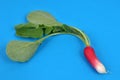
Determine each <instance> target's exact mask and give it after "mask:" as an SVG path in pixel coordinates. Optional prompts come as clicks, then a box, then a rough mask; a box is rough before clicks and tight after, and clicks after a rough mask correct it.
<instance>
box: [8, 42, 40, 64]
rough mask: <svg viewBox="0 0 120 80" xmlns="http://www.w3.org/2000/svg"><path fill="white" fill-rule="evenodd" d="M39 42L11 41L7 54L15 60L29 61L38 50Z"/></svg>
mask: <svg viewBox="0 0 120 80" xmlns="http://www.w3.org/2000/svg"><path fill="white" fill-rule="evenodd" d="M38 46H39V43H36V42H22V41H11V42H10V43H9V44H8V46H7V55H8V57H9V58H10V59H12V60H13V61H19V62H25V61H28V60H29V59H30V58H31V57H32V56H33V55H34V53H35V52H36V50H37V48H38Z"/></svg>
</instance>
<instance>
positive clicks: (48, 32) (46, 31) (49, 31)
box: [45, 27, 53, 35]
mask: <svg viewBox="0 0 120 80" xmlns="http://www.w3.org/2000/svg"><path fill="white" fill-rule="evenodd" d="M52 30H53V27H46V28H45V35H48V34H50V33H51V31H52Z"/></svg>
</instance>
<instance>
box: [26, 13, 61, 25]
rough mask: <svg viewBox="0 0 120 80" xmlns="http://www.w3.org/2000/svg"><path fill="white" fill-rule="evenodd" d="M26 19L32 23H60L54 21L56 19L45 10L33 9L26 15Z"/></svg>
mask: <svg viewBox="0 0 120 80" xmlns="http://www.w3.org/2000/svg"><path fill="white" fill-rule="evenodd" d="M27 20H28V21H29V22H31V23H33V24H44V25H47V26H50V25H52V26H53V25H61V24H60V23H58V22H57V21H56V19H55V18H54V17H53V16H52V15H50V14H49V13H47V12H44V11H34V12H31V13H30V14H29V15H28V16H27Z"/></svg>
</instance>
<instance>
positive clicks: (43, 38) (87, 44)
mask: <svg viewBox="0 0 120 80" xmlns="http://www.w3.org/2000/svg"><path fill="white" fill-rule="evenodd" d="M71 28H72V29H74V30H77V31H79V34H80V35H78V34H76V33H71V32H60V33H59V32H58V33H52V34H49V35H47V36H44V37H42V38H40V39H39V40H37V41H36V42H37V43H41V42H43V41H44V40H45V39H47V38H49V37H51V36H55V35H60V34H70V35H74V36H76V37H78V38H79V39H81V40H82V41H83V42H84V44H85V45H86V46H90V41H89V39H88V37H87V35H86V34H85V33H84V32H82V31H81V30H79V29H77V28H75V27H74V28H73V27H71ZM81 35H82V36H81Z"/></svg>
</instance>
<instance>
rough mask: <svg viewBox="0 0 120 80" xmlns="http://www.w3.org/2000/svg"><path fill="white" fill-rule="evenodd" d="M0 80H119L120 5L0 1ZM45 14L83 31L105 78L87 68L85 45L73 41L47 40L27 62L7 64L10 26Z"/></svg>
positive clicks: (91, 0)
mask: <svg viewBox="0 0 120 80" xmlns="http://www.w3.org/2000/svg"><path fill="white" fill-rule="evenodd" d="M0 10H1V11H0V80H120V52H119V50H120V47H119V45H120V42H119V41H120V36H119V35H120V1H119V0H0ZM34 10H44V11H47V12H49V13H51V14H52V15H54V16H55V17H56V18H57V20H58V21H60V22H62V23H66V24H68V25H72V26H75V27H78V28H80V29H82V30H84V31H85V32H86V33H87V34H88V36H89V38H90V39H91V43H92V46H93V47H94V48H95V50H96V54H97V56H98V57H99V59H100V60H101V61H102V62H103V63H104V64H105V66H106V68H107V70H108V71H109V73H108V74H105V75H100V74H98V73H97V72H96V71H95V70H93V69H92V68H91V66H90V65H89V64H88V63H87V61H86V59H85V58H84V55H83V49H84V44H83V43H82V42H81V41H80V40H79V39H77V38H76V37H74V36H71V35H60V36H56V37H52V38H49V39H48V40H46V41H45V42H44V43H43V45H41V46H40V47H39V49H38V51H37V52H36V54H35V56H34V57H33V58H32V59H31V60H30V61H29V62H26V63H17V62H13V61H11V60H10V59H9V58H8V57H7V55H6V52H5V50H6V46H7V44H8V43H9V42H10V41H11V40H28V39H23V38H19V37H16V36H15V30H14V26H15V25H16V24H19V23H25V22H27V21H26V18H25V17H26V15H27V14H28V13H29V12H31V11H34Z"/></svg>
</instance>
